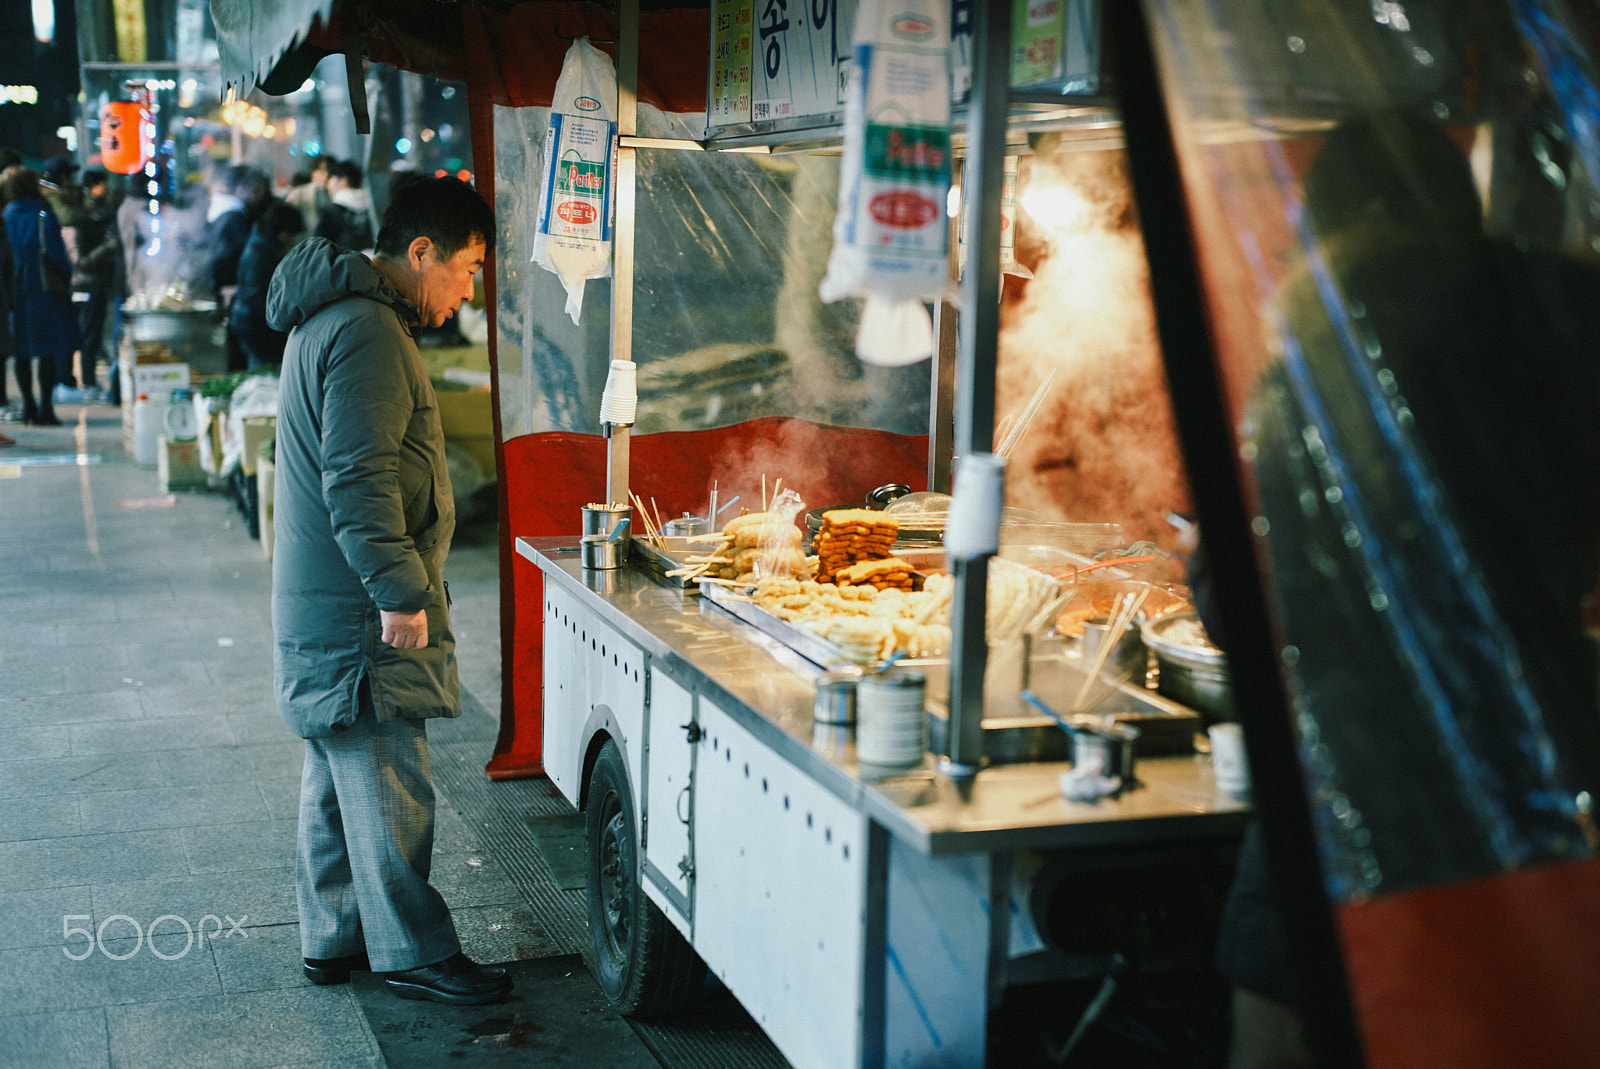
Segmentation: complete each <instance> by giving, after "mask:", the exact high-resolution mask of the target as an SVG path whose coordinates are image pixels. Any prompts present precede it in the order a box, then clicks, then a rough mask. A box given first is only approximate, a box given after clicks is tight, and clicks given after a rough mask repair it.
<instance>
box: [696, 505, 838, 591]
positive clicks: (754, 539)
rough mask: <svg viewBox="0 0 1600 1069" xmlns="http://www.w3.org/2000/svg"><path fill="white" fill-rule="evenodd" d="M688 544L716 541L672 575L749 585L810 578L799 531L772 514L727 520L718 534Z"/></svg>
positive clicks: (758, 513)
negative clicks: (708, 550) (713, 546)
mask: <svg viewBox="0 0 1600 1069" xmlns="http://www.w3.org/2000/svg"><path fill="white" fill-rule="evenodd" d="M690 541H698V542H717V543H718V545H717V548H716V549H714V550H712V551H711V553H710V554H708V555H706V556H703V557H689V558H687V559H686V561H685V563H686V564H687V565H688V567H686V568H680V569H677V570H676V571H674V572H673V573H671V574H673V575H680V574H681V575H685V576H690V577H692V578H695V579H699V578H701V577H702V576H703V577H705V578H708V579H727V580H731V581H733V582H737V583H745V584H751V583H754V582H756V580H757V579H760V578H764V577H768V576H798V577H800V578H805V577H808V576H810V575H811V572H812V568H813V567H814V562H813V561H812V560H811V559H810V558H808V557H806V555H805V554H803V553H801V552H800V528H798V527H796V526H795V525H794V524H793V523H792V522H791V521H789V520H786V519H784V518H783V517H782V516H779V515H777V514H775V513H770V512H750V513H746V514H745V515H743V516H740V517H738V518H736V519H732V520H729V521H728V522H727V524H726V525H725V526H724V527H723V528H722V533H721V534H719V535H699V536H696V537H695V538H693V539H690Z"/></svg>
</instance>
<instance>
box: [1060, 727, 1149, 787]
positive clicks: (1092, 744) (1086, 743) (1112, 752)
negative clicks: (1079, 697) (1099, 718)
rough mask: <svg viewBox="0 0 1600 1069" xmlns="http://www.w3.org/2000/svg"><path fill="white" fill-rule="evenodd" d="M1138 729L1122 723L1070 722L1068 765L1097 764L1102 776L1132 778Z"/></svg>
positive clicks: (1083, 765) (1094, 766)
mask: <svg viewBox="0 0 1600 1069" xmlns="http://www.w3.org/2000/svg"><path fill="white" fill-rule="evenodd" d="M1138 741H1139V729H1138V728H1136V727H1130V726H1128V725H1126V724H1104V723H1096V724H1088V723H1082V724H1078V723H1075V724H1073V732H1072V767H1073V768H1075V769H1078V768H1084V769H1093V768H1098V769H1099V770H1100V774H1101V775H1102V776H1121V777H1122V782H1123V783H1124V784H1130V783H1132V782H1133V746H1134V743H1136V742H1138Z"/></svg>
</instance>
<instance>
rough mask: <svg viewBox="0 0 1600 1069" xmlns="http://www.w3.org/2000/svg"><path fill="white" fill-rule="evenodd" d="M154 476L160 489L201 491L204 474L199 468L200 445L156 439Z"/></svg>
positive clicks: (189, 441)
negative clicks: (159, 483) (157, 479)
mask: <svg viewBox="0 0 1600 1069" xmlns="http://www.w3.org/2000/svg"><path fill="white" fill-rule="evenodd" d="M156 475H157V477H159V478H160V480H161V489H163V490H167V491H169V492H170V491H173V490H203V489H205V487H206V473H205V471H204V470H203V469H202V468H201V467H200V443H199V442H197V441H195V440H193V439H189V440H187V441H181V442H175V441H171V440H169V439H168V438H167V436H166V435H164V434H163V435H160V436H159V437H157V438H156Z"/></svg>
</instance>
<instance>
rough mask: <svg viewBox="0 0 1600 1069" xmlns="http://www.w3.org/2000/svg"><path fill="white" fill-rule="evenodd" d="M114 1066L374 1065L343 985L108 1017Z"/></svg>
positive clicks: (118, 1010)
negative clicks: (306, 1063)
mask: <svg viewBox="0 0 1600 1069" xmlns="http://www.w3.org/2000/svg"><path fill="white" fill-rule="evenodd" d="M106 1022H107V1028H108V1032H109V1035H110V1044H111V1050H112V1054H113V1057H114V1058H115V1059H116V1061H115V1064H117V1065H119V1066H120V1065H128V1066H161V1067H162V1069H216V1067H217V1066H228V1067H229V1069H262V1067H268V1066H279V1065H286V1064H294V1063H296V1062H309V1063H312V1064H319V1063H320V1064H331V1065H366V1064H372V1063H373V1062H375V1061H377V1060H378V1051H377V1049H376V1047H375V1045H374V1044H373V1042H372V1038H371V1032H370V1031H369V1030H368V1029H367V1028H366V1026H365V1021H364V1020H363V1019H362V1017H361V1012H360V1010H359V1009H358V1008H357V1007H356V1004H355V1000H354V999H353V998H352V997H351V996H350V992H349V988H348V985H344V986H340V987H330V988H318V987H308V988H303V989H297V990H291V991H261V992H252V993H249V994H239V995H227V996H224V997H223V998H221V999H204V1000H190V1001H187V1002H184V1003H173V1002H166V1003H158V1004H154V1005H150V1006H119V1007H114V1008H110V1009H107V1011H106Z"/></svg>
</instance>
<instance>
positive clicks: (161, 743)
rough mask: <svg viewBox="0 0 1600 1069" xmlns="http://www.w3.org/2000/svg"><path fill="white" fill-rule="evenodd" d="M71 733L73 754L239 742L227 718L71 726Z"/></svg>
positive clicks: (124, 752)
mask: <svg viewBox="0 0 1600 1069" xmlns="http://www.w3.org/2000/svg"><path fill="white" fill-rule="evenodd" d="M71 730H72V752H73V753H74V754H128V753H139V752H142V751H143V752H148V751H151V750H187V749H192V748H194V747H198V746H230V745H233V744H235V743H237V742H238V739H237V738H235V737H234V734H233V728H231V727H230V726H229V725H228V720H227V718H226V717H222V716H191V717H185V718H182V719H176V720H136V721H117V722H115V723H106V724H74V725H73V726H72V729H71Z"/></svg>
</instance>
